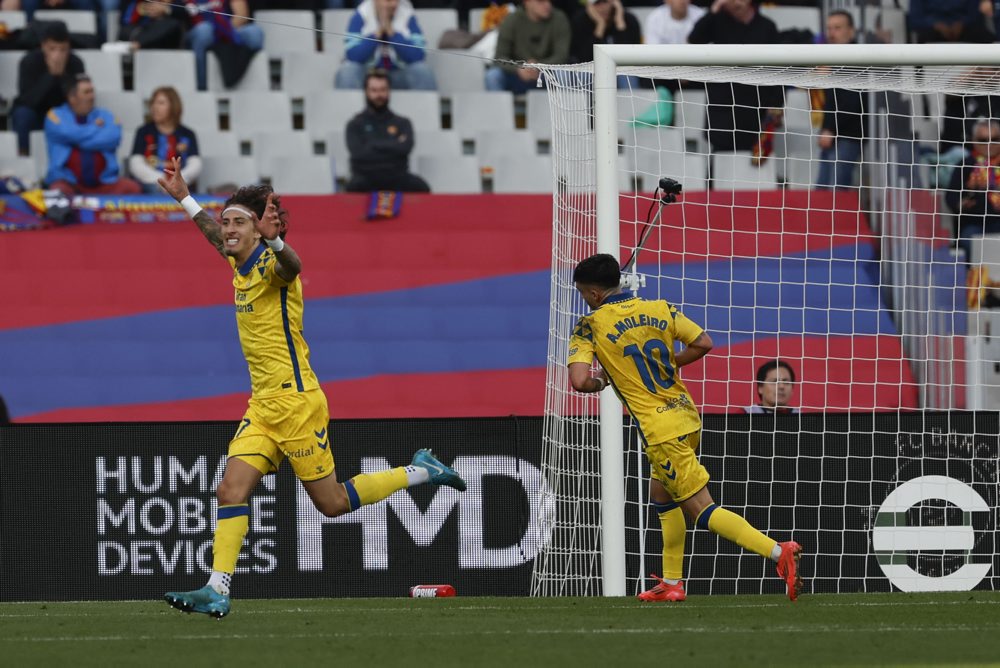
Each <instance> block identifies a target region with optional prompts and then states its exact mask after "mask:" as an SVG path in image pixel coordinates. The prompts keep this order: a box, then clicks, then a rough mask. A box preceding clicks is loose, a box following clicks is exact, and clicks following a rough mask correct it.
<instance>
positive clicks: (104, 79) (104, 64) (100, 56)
mask: <svg viewBox="0 0 1000 668" xmlns="http://www.w3.org/2000/svg"><path fill="white" fill-rule="evenodd" d="M73 53H75V54H76V55H77V56H79V57H80V60H82V61H83V71H84V72H86V73H87V76H89V77H90V80H91V81H92V82H93V83H94V88H95V89H97V90H99V91H100V90H123V89H124V88H125V84H124V82H125V80H124V78H123V77H122V57H121V55H120V54H117V53H106V52H104V51H101V50H100V49H74V50H73Z"/></svg>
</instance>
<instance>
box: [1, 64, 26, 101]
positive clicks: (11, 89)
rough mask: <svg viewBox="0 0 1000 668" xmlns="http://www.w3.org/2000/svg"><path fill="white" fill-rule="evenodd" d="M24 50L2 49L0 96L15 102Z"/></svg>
mask: <svg viewBox="0 0 1000 668" xmlns="http://www.w3.org/2000/svg"><path fill="white" fill-rule="evenodd" d="M24 54H25V52H24V51H0V97H3V98H6V99H7V100H8V101H9V103H11V104H13V102H14V98H15V97H17V71H18V67H19V65H20V63H21V58H23V57H24Z"/></svg>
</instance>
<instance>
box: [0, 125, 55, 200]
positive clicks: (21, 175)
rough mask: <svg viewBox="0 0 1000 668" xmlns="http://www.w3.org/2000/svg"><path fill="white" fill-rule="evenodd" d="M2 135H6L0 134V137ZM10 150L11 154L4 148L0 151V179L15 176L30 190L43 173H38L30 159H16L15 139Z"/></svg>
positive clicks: (35, 165)
mask: <svg viewBox="0 0 1000 668" xmlns="http://www.w3.org/2000/svg"><path fill="white" fill-rule="evenodd" d="M4 134H7V133H0V136H3V135H4ZM5 143H6V142H4V144H5ZM12 150H13V153H8V152H7V149H6V148H2V149H0V151H2V152H0V177H7V176H15V177H17V178H18V179H20V180H21V182H22V183H23V184H24V185H25V186H27V187H29V188H30V187H31V186H33V185H34V184H36V183H38V181H39V180H40V178H41V177H42V176H44V173H41V174H40V173H39V172H38V166H37V164H36V163H35V161H34V160H33V159H32V158H26V157H25V158H21V157H17V141H16V139H15V141H14V145H13V149H12Z"/></svg>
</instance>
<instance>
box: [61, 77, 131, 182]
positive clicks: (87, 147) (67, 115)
mask: <svg viewBox="0 0 1000 668" xmlns="http://www.w3.org/2000/svg"><path fill="white" fill-rule="evenodd" d="M65 92H66V103H65V104H62V105H60V106H58V107H54V108H53V109H51V110H49V113H48V115H47V116H46V119H45V141H46V143H47V144H48V152H49V170H48V173H47V174H46V175H45V185H46V186H47V187H48V188H51V189H54V190H60V191H62V192H63V193H64V194H65V195H66V196H67V197H72V196H73V195H77V194H87V195H91V194H93V195H134V194H138V193H141V192H142V188H141V187H140V186H139V184H138V183H136V182H135V181H133V180H132V179H128V178H121V177H119V174H118V158H117V156H116V155H115V153H116V151H117V150H118V145H119V144H120V143H121V139H122V127H121V125H119V124H118V121H117V120H116V119H115V117H114V115H113V114H112V113H111V112H110V111H108V110H107V109H101V108H99V107H96V106H95V104H94V101H95V93H94V84H93V83H92V82H91V81H90V77H88V76H87V75H86V74H78V75H76V76H75V77H74V78H73V79H71V80H70V81H69V83H68V84H67V85H66V89H65Z"/></svg>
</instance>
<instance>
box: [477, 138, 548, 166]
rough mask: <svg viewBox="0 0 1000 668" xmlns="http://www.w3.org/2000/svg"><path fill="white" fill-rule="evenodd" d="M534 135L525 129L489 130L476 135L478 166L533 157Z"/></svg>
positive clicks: (529, 159) (526, 160) (527, 160)
mask: <svg viewBox="0 0 1000 668" xmlns="http://www.w3.org/2000/svg"><path fill="white" fill-rule="evenodd" d="M536 153H537V151H536V150H535V137H534V135H532V134H531V133H530V132H527V131H525V130H491V131H487V132H481V133H479V134H477V135H476V158H478V159H479V165H480V167H493V166H494V165H496V164H497V163H499V162H501V161H503V160H506V159H514V158H518V157H523V158H524V161H525V163H526V164H527V163H529V162H531V159H532V158H534V157H535V154H536Z"/></svg>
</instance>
